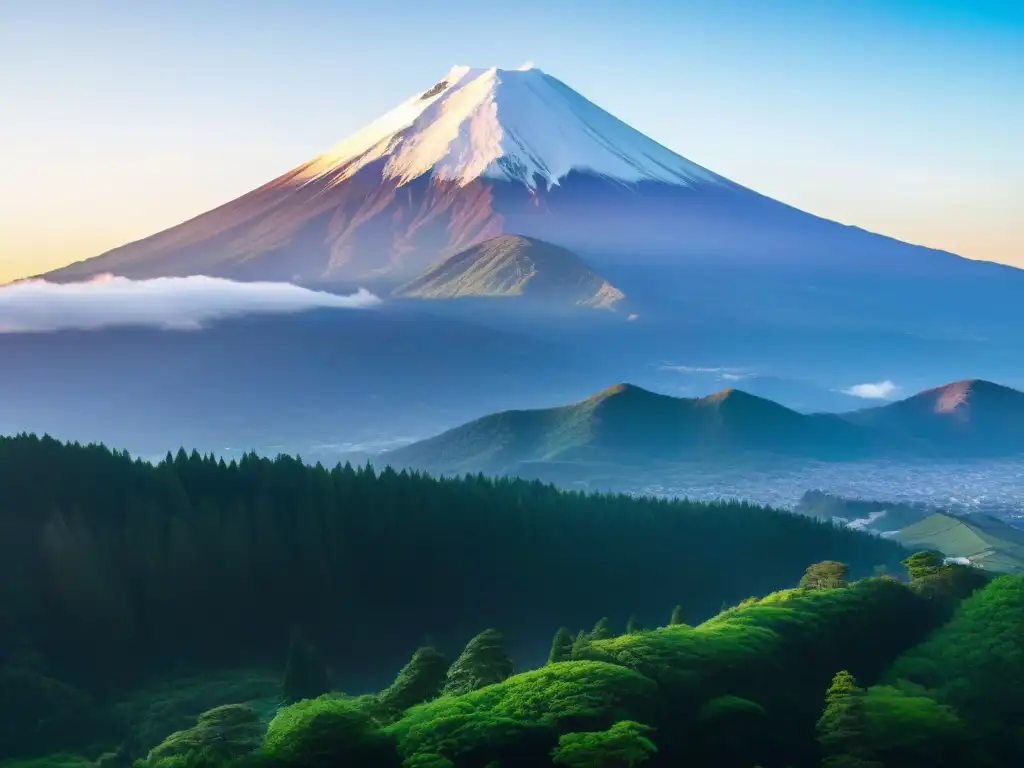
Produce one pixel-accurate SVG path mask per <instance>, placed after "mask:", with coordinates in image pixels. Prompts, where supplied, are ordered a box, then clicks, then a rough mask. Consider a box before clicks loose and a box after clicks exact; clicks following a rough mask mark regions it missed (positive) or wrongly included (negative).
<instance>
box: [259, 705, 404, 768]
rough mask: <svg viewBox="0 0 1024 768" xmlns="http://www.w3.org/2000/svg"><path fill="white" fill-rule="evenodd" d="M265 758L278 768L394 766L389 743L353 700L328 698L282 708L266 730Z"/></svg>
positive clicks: (394, 761)
mask: <svg viewBox="0 0 1024 768" xmlns="http://www.w3.org/2000/svg"><path fill="white" fill-rule="evenodd" d="M263 756H264V758H265V761H266V763H267V764H269V765H272V766H280V767H281V768H333V767H334V766H338V765H344V766H351V768H388V766H392V765H397V764H398V760H397V757H396V753H395V747H394V743H393V741H392V739H391V738H390V737H389V736H388V735H387V734H385V733H383V732H381V731H380V730H379V729H378V727H377V725H376V723H375V722H374V721H373V719H372V718H371V716H370V714H369V713H368V712H367V711H366V710H365V709H364V708H362V707H360V706H359V704H358V703H357V702H354V701H352V700H350V699H347V698H344V697H336V696H330V695H327V696H321V697H319V698H316V699H304V700H302V701H300V702H298V703H296V704H291V705H289V706H287V707H282V708H281V710H280V711H279V712H278V713H277V715H276V716H275V717H274V719H273V720H271V721H270V726H269V727H268V728H267V734H266V737H265V738H264V742H263Z"/></svg>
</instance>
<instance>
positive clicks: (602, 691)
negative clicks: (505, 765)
mask: <svg viewBox="0 0 1024 768" xmlns="http://www.w3.org/2000/svg"><path fill="white" fill-rule="evenodd" d="M657 701H658V690H657V686H656V685H655V684H654V683H653V682H652V681H650V680H648V679H647V678H645V677H644V676H643V675H640V674H638V673H636V672H633V671H631V670H628V669H625V668H623V667H621V666H615V665H611V664H603V663H600V662H592V661H571V662H559V663H556V664H548V665H546V666H544V667H541V668H540V669H536V670H532V671H530V672H524V673H522V674H518V675H514V676H512V677H510V678H508V679H507V680H505V681H503V682H501V683H498V684H496V685H490V686H487V687H485V688H482V689H480V690H477V691H473V692H471V693H468V694H464V695H462V696H442V697H441V698H439V699H435V700H434V701H431V702H429V703H427V704H421V705H420V706H417V707H413V708H412V709H410V710H409V711H408V712H406V714H405V716H404V717H403V718H402V719H401V720H399V721H398V722H397V723H395V724H394V725H393V726H391V727H390V728H389V729H388V730H389V731H390V732H391V733H394V734H395V736H396V737H397V739H398V746H399V750H400V752H401V753H402V754H403V755H404V756H406V757H414V756H417V755H427V754H436V755H441V756H443V757H445V758H447V759H449V760H452V761H453V762H454V763H455V765H460V766H461V765H465V764H472V765H483V764H485V763H486V762H487V761H488V760H496V759H499V758H502V757H504V758H505V759H507V760H509V761H510V762H512V763H515V760H516V759H521V760H528V759H531V758H532V759H535V760H537V761H539V763H538V764H541V765H542V764H543V762H544V760H546V759H547V756H548V754H549V753H550V751H551V749H553V748H554V747H555V745H556V743H557V740H558V736H559V735H560V734H564V733H569V732H572V731H587V730H601V729H605V728H610V727H611V726H612V725H613V724H615V723H616V722H618V721H620V720H633V719H647V716H650V715H652V714H654V713H655V712H656V711H657V708H658V704H657Z"/></svg>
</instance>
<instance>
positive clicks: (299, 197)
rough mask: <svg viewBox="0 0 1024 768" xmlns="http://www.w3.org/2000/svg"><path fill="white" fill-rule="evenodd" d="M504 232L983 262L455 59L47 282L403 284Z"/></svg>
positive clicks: (680, 254) (704, 258)
mask: <svg viewBox="0 0 1024 768" xmlns="http://www.w3.org/2000/svg"><path fill="white" fill-rule="evenodd" d="M502 234H518V235H523V236H527V237H534V238H538V239H542V240H545V241H548V242H551V243H554V244H557V245H559V246H562V247H565V248H569V249H572V250H575V251H578V252H580V253H582V254H584V255H586V256H590V255H601V257H602V258H603V259H604V260H605V261H606V262H607V263H609V264H613V265H620V266H628V267H630V268H633V267H636V266H637V265H640V264H642V263H667V264H672V265H678V264H680V263H684V262H685V263H687V264H691V265H692V264H698V263H699V264H705V265H711V266H713V267H715V268H716V269H719V268H722V267H723V266H724V267H726V268H729V267H730V266H734V265H736V264H743V265H747V266H750V267H754V266H758V265H770V266H771V267H772V268H773V269H779V268H783V267H786V266H792V265H798V266H805V267H806V266H816V267H828V268H834V267H848V268H853V269H854V270H855V271H857V272H858V273H860V274H870V275H871V277H872V279H873V280H875V282H877V274H876V272H877V270H880V269H884V270H886V271H887V272H889V273H892V272H894V271H900V270H910V271H911V272H915V273H917V274H923V273H928V274H932V275H934V274H935V272H936V271H937V270H938V271H940V272H941V271H943V270H945V269H946V268H947V267H949V268H954V269H960V268H964V269H967V270H969V271H972V272H973V273H979V272H984V270H985V268H984V267H982V266H979V265H978V264H977V263H973V262H968V261H966V260H963V259H960V258H959V257H954V256H953V255H952V254H948V253H942V252H938V251H931V250H928V249H925V248H919V247H916V246H909V245H907V244H905V243H901V242H899V241H896V240H892V239H890V238H886V237H881V236H877V235H873V234H870V233H867V232H865V231H863V230H860V229H857V228H855V227H847V226H843V225H840V224H837V223H835V222H831V221H827V220H825V219H821V218H818V217H816V216H813V215H810V214H807V213H804V212H802V211H799V210H797V209H795V208H792V207H790V206H787V205H784V204H782V203H779V202H776V201H774V200H771V199H770V198H767V197H764V196H762V195H760V194H758V193H756V192H753V191H751V190H749V189H747V188H745V187H743V186H741V185H739V184H736V183H734V182H732V181H729V180H728V179H726V178H724V177H722V176H720V175H718V174H715V173H713V172H711V171H709V170H707V169H705V168H703V167H701V166H699V165H697V164H696V163H693V162H691V161H690V160H687V159H686V158H684V157H682V156H680V155H678V154H676V153H675V152H673V151H671V150H669V149H667V148H666V147H664V146H662V145H660V144H658V143H657V142H655V141H653V140H652V139H650V138H648V137H646V136H644V135H643V134H642V133H640V132H639V131H637V130H635V129H633V128H631V127H630V126H629V125H627V124H626V123H624V122H622V121H621V120H619V119H618V118H616V117H614V116H613V115H611V114H609V113H608V112H606V111H605V110H603V109H601V108H600V107H599V106H597V105H596V104H594V103H593V102H591V101H589V100H588V99H586V98H585V97H583V96H582V95H580V94H579V93H577V92H576V91H574V90H573V89H572V88H570V87H569V86H568V85H566V84H565V83H563V82H561V81H560V80H558V79H556V78H554V77H552V76H550V75H548V74H546V73H544V72H542V71H541V70H539V69H536V68H529V69H522V70H503V69H495V68H492V69H471V68H469V67H455V68H453V69H452V70H451V71H449V72H448V73H447V74H446V75H444V76H443V77H442V78H441V79H440V80H439V81H437V83H436V84H435V85H433V86H432V87H430V88H427V89H426V90H424V91H422V92H420V93H417V94H415V95H413V96H412V97H411V98H409V99H407V100H406V101H404V102H402V103H401V104H399V105H398V106H397V107H396V108H395V109H393V110H392V111H390V112H388V113H387V114H385V115H384V116H383V117H381V118H380V119H378V120H376V121H375V122H373V123H372V124H370V125H369V126H367V127H366V128H364V129H363V130H361V131H359V132H357V133H356V134H355V135H353V136H351V137H349V138H348V139H346V140H345V141H343V142H341V143H340V144H339V145H337V146H336V147H335V148H333V149H332V150H330V151H328V152H326V153H324V154H322V155H320V156H318V157H316V158H314V159H313V160H310V161H309V162H306V163H303V164H302V165H300V166H298V167H296V168H294V169H293V170H291V171H289V172H287V173H285V174H284V175H282V176H280V177H278V178H276V179H273V180H272V181H270V182H268V183H266V184H264V185H263V186H261V187H259V188H258V189H256V190H253V191H252V192H249V193H248V194H245V195H243V196H242V197H240V198H238V199H236V200H233V201H231V202H228V203H226V204H224V205H222V206H220V207H218V208H215V209H213V210H211V211H209V212H207V213H204V214H202V215H200V216H197V217H196V218H194V219H191V220H189V221H186V222H184V223H182V224H179V225H178V226H175V227H172V228H170V229H167V230H165V231H163V232H160V233H157V234H155V235H152V236H150V237H147V238H145V239H143V240H140V241H137V242H134V243H130V244H128V245H125V246H122V247H120V248H116V249H114V250H112V251H109V252H107V253H105V254H102V255H100V256H97V257H95V258H92V259H88V260H86V261H83V262H78V263H76V264H72V265H70V266H68V267H65V268H62V269H58V270H56V271H54V272H51V273H49V274H48V275H46V278H47V279H49V280H52V281H73V280H81V279H83V278H88V277H92V276H95V275H98V274H103V273H111V274H115V275H124V276H127V277H131V278H150V277H156V276H168V275H192V274H205V275H214V276H225V277H231V278H235V279H240V280H276V281H293V282H304V283H332V282H345V281H365V280H371V279H378V278H386V279H388V280H393V281H394V282H395V283H398V282H404V281H407V280H410V279H413V278H414V277H415V276H416V275H418V274H420V273H422V272H423V271H424V270H425V269H427V268H428V267H430V266H431V265H433V264H435V263H436V262H438V261H440V260H442V259H444V258H445V257H448V256H451V255H453V254H456V253H459V252H462V251H465V250H466V249H467V248H471V247H473V246H475V245H478V244H480V243H483V242H485V241H487V240H490V239H492V238H494V237H497V236H499V235H502ZM626 290H627V292H628V288H627V289H626Z"/></svg>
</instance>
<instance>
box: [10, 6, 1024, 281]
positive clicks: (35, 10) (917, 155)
mask: <svg viewBox="0 0 1024 768" xmlns="http://www.w3.org/2000/svg"><path fill="white" fill-rule="evenodd" d="M526 61H532V62H534V63H535V64H536V65H537V66H539V67H540V68H541V69H543V70H545V71H546V72H548V73H549V74H552V75H554V76H556V77H558V78H560V79H561V80H563V81H565V82H566V83H567V84H569V85H570V86H572V87H573V88H575V89H576V90H578V91H580V92H581V93H582V94H583V95H584V96H586V97H588V98H590V99H591V100H592V101H595V102H596V103H598V104H599V105H601V106H602V107H604V108H605V109H607V110H609V111H610V112H612V113H614V114H615V115H617V116H618V117H620V118H621V119H623V120H625V121H626V122H628V123H630V124H631V125H633V126H634V127H635V128H637V129H639V130H641V131H643V132H644V133H646V134H648V135H649V136H651V137H652V138H654V139H656V140H658V141H660V142H661V143H663V144H665V145H667V146H668V147H670V148H672V149H673V150H675V151H677V152H679V153H681V154H683V155H685V156H686V157H688V158H690V159H691V160H693V161H695V162H698V163H700V164H702V165H705V166H707V167H709V168H711V169H712V170H714V171H716V172H718V173H721V174H723V175H725V176H728V177H730V178H732V179H733V180H735V181H738V182H740V183H742V184H745V185H747V186H750V187H752V188H754V189H756V190H758V191H759V192H762V193H764V194H767V195H770V196H772V197H775V198H777V199H779V200H782V201H785V202H787V203H790V204H793V205H796V206H798V207H800V208H803V209H805V210H808V211H811V212H812V213H816V214H819V215H823V216H827V217H829V218H833V219H836V220H838V221H842V222H844V223H849V224H857V225H859V226H862V227H865V228H867V229H871V230H874V231H878V232H883V233H885V234H889V235H893V236H895V237H899V238H901V239H904V240H908V241H911V242H915V243H921V244H925V245H930V246H934V247H939V248H944V249H947V250H951V251H954V252H957V253H960V254H962V255H965V256H970V257H973V258H984V259H991V260H996V261H1004V262H1008V263H1015V264H1017V265H1020V266H1024V1H1022V0H1003V1H998V0H773V1H772V2H763V1H762V0H706V1H704V0H694V1H692V2H691V1H688V0H629V1H628V2H626V1H624V0H518V1H517V2H510V1H509V0H504V2H490V1H488V0H475V1H474V2H469V1H467V0H446V1H445V2H438V1H437V0H373V2H370V1H369V0H363V2H354V1H350V0H334V1H328V0H292V1H291V2H285V1H284V0H276V1H274V2H271V1H270V0H174V1H173V2H171V1H170V0H167V1H166V2H165V1H161V0H88V2H86V1H85V0H0V282H2V281H4V280H7V279H12V278H14V277H17V276H21V275H25V274H31V273H37V272H40V271H43V270H46V269H49V268H52V267H56V266H58V265H60V264H63V263H66V262H70V261H74V260H77V259H81V258H85V257H88V256H93V255H96V254H98V253H100V252H102V251H104V250H106V249H109V248H112V247H115V246H117V245H121V244H123V243H125V242H127V241H130V240H134V239H138V238H140V237H144V236H146V235H149V234H152V233H153V232H156V231H158V230H160V229H163V228H165V227H168V226H171V225H174V224H177V223H178V222H180V221H182V220H184V219H186V218H189V217H191V216H194V215H196V214H198V213H201V212H203V211H205V210H207V209H209V208H211V207H214V206H216V205H218V204H220V203H223V202H226V201H227V200H229V199H231V198H233V197H236V196H238V195H239V194H242V193H244V192H246V191H248V190H250V189H252V188H253V187H256V186H258V185H260V184H262V183H263V182H265V181H268V180H269V179H270V178H272V177H274V176H276V175H277V174H279V173H281V172H284V171H286V170H288V169H289V168H291V167H294V166H295V165H298V164H299V163H300V162H303V161H305V160H307V159H309V158H310V157H312V156H313V155H315V154H318V153H319V152H322V151H324V150H326V149H328V148H329V147H330V146H331V145H333V144H334V143H336V142H337V141H339V140H340V139H342V138H344V137H345V136H347V135H348V134H350V133H352V132H353V131H355V130H356V129H358V128H360V127H362V126H363V125H365V124H366V123H368V122H369V121H371V120H372V119H374V118H376V117H377V116H379V115H380V114H381V113H383V112H384V111H386V110H387V109H389V108H390V107H392V106H394V105H395V104H397V103H398V102H399V101H402V100H404V99H406V98H408V97H409V96H411V95H412V94H414V93H416V92H418V91H421V90H424V89H426V88H428V87H429V86H430V85H432V84H433V83H434V82H435V81H436V80H437V79H438V78H440V77H441V76H442V75H443V74H444V73H445V72H447V71H448V69H449V68H450V67H451V66H452V65H453V64H467V65H470V66H484V67H486V66H499V67H517V66H519V65H521V64H523V63H524V62H526Z"/></svg>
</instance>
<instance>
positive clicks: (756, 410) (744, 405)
mask: <svg viewBox="0 0 1024 768" xmlns="http://www.w3.org/2000/svg"><path fill="white" fill-rule="evenodd" d="M960 388H962V385H960V384H957V385H949V386H948V387H945V388H941V389H942V390H948V391H950V392H953V391H957V390H958V389H960ZM969 389H970V390H971V391H974V392H979V391H984V392H986V393H998V395H996V396H994V397H990V398H989V399H990V400H991V401H992V402H989V403H988V404H987V405H986V406H985V409H986V413H987V414H990V415H989V418H988V419H987V420H986V421H985V422H983V423H979V424H978V425H977V427H976V428H975V429H974V431H973V432H972V435H973V437H974V438H975V439H974V440H973V441H972V442H963V441H961V440H959V439H958V437H957V434H956V433H955V432H951V431H943V430H942V429H941V428H936V427H935V425H934V424H933V422H932V421H930V420H928V419H917V420H908V419H907V418H906V413H907V412H908V411H909V412H912V413H916V410H915V409H916V408H917V407H918V406H917V403H918V402H920V399H921V398H926V399H927V398H931V399H933V400H934V401H935V402H939V403H944V402H948V399H943V397H942V396H938V397H936V396H935V394H934V392H937V391H938V390H935V391H933V392H926V393H922V394H921V395H917V396H915V397H912V398H910V399H908V400H904V401H901V402H898V403H893V404H891V405H888V406H884V407H882V408H873V409H868V410H864V411H855V412H853V413H850V414H842V415H837V414H810V415H804V414H800V413H797V412H796V411H792V410H790V409H788V408H785V407H783V406H781V405H778V404H777V403H774V402H772V401H770V400H766V399H764V398H760V397H755V396H754V395H749V394H746V393H744V392H741V391H739V390H735V389H727V390H723V391H722V392H719V393H717V394H714V395H710V396H708V397H702V398H675V397H668V396H665V395H659V394H655V393H653V392H649V391H647V390H644V389H641V388H639V387H635V386H631V385H628V384H624V385H619V386H616V387H612V388H610V389H607V390H605V391H603V392H601V393H599V394H597V395H595V396H593V397H591V398H588V399H587V400H584V401H581V402H578V403H573V404H572V405H567V406H563V407H560V408H549V409H545V410H537V411H506V412H504V413H499V414H495V415H492V416H485V417H483V418H481V419H477V420H476V421H472V422H470V423H468V424H465V425H463V426H461V427H457V428H455V429H453V430H449V431H448V432H445V433H443V434H440V435H438V436H437V437H434V438H430V439H428V440H424V441H421V442H418V443H414V444H413V445H410V446H407V447H405V448H401V449H399V450H396V451H393V452H388V453H386V454H385V457H386V458H387V459H388V461H389V462H391V463H393V464H395V465H396V466H397V465H402V466H405V465H410V466H417V467H424V468H428V469H432V470H435V471H443V472H449V471H494V472H515V470H516V467H517V466H520V465H522V464H524V463H528V462H606V463H617V464H634V465H641V464H645V463H651V462H658V463H663V462H682V461H695V460H699V461H710V462H723V461H725V462H731V461H740V460H742V459H743V458H744V457H753V456H760V457H775V458H779V459H795V458H800V459H803V460H808V459H811V460H825V461H827V460H858V459H872V458H879V457H885V456H891V457H893V458H900V459H904V460H913V459H923V458H931V457H936V456H940V455H943V456H959V457H965V458H966V457H975V456H979V455H991V454H994V453H999V454H1001V455H1012V454H1018V453H1024V432H1022V431H1019V430H1007V428H1006V426H1005V424H1000V423H999V420H998V418H996V417H995V415H994V414H995V413H996V412H997V411H999V410H1000V409H1004V410H1005V412H1006V413H1007V416H1008V418H1016V416H1015V415H1014V414H1016V413H1017V410H1016V409H1017V408H1018V407H1020V405H1021V403H1022V402H1024V393H1020V392H1016V391H1015V390H1009V389H1007V388H1005V387H999V386H998V385H994V384H989V383H988V382H974V383H972V384H971V386H970V387H969ZM982 397H984V396H982ZM980 399H981V398H979V400H980ZM935 418H936V419H939V420H940V421H939V423H940V424H941V423H942V422H941V420H942V419H944V418H947V415H946V413H945V412H940V413H938V414H935ZM994 446H997V447H998V450H997V449H996V448H995V447H994Z"/></svg>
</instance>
